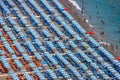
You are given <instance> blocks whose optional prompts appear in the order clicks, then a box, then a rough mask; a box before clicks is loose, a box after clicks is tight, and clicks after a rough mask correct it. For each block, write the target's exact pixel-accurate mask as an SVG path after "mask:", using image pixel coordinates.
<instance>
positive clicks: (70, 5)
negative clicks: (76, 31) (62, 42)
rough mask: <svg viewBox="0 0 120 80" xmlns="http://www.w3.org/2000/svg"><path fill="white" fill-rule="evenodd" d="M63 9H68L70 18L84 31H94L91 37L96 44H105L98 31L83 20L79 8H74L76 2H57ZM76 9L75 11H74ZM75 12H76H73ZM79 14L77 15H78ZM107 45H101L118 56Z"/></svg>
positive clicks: (110, 46)
mask: <svg viewBox="0 0 120 80" xmlns="http://www.w3.org/2000/svg"><path fill="white" fill-rule="evenodd" d="M58 1H59V2H60V3H61V4H62V5H63V6H64V7H67V8H69V11H68V12H69V13H70V14H71V16H73V17H74V18H75V20H76V21H77V22H78V23H79V24H80V25H81V26H82V27H83V29H85V30H86V31H95V34H94V35H91V36H92V37H93V38H94V39H95V40H96V41H97V42H100V43H101V41H102V39H103V42H104V43H105V41H104V38H102V37H101V36H100V34H99V32H100V30H99V29H96V28H94V26H93V25H91V24H89V21H88V20H87V19H85V18H84V15H82V12H81V9H80V7H78V5H77V6H76V4H77V3H76V2H75V3H73V2H72V0H67V1H66V0H58ZM76 9H77V10H76ZM75 10H76V11H75ZM78 13H79V14H78ZM108 44H109V43H105V44H101V45H102V46H103V47H104V48H105V49H106V50H108V51H109V52H110V53H111V54H112V55H113V56H114V57H117V56H118V55H117V54H116V53H115V50H113V49H112V45H108Z"/></svg>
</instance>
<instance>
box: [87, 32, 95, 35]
mask: <svg viewBox="0 0 120 80" xmlns="http://www.w3.org/2000/svg"><path fill="white" fill-rule="evenodd" d="M85 34H91V35H93V34H95V32H93V31H90V32H86V33H85Z"/></svg>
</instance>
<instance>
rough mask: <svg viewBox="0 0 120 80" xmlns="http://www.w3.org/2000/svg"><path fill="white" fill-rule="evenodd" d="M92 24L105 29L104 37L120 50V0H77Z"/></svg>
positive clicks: (102, 29)
mask: <svg viewBox="0 0 120 80" xmlns="http://www.w3.org/2000/svg"><path fill="white" fill-rule="evenodd" d="M75 1H76V2H77V3H78V5H79V6H80V8H83V11H84V15H85V17H86V19H87V20H88V21H89V23H90V24H91V25H93V26H94V27H95V28H97V29H99V30H101V31H104V36H103V39H104V40H105V41H106V42H108V43H110V44H112V45H114V47H115V48H117V52H120V0H75Z"/></svg>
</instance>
